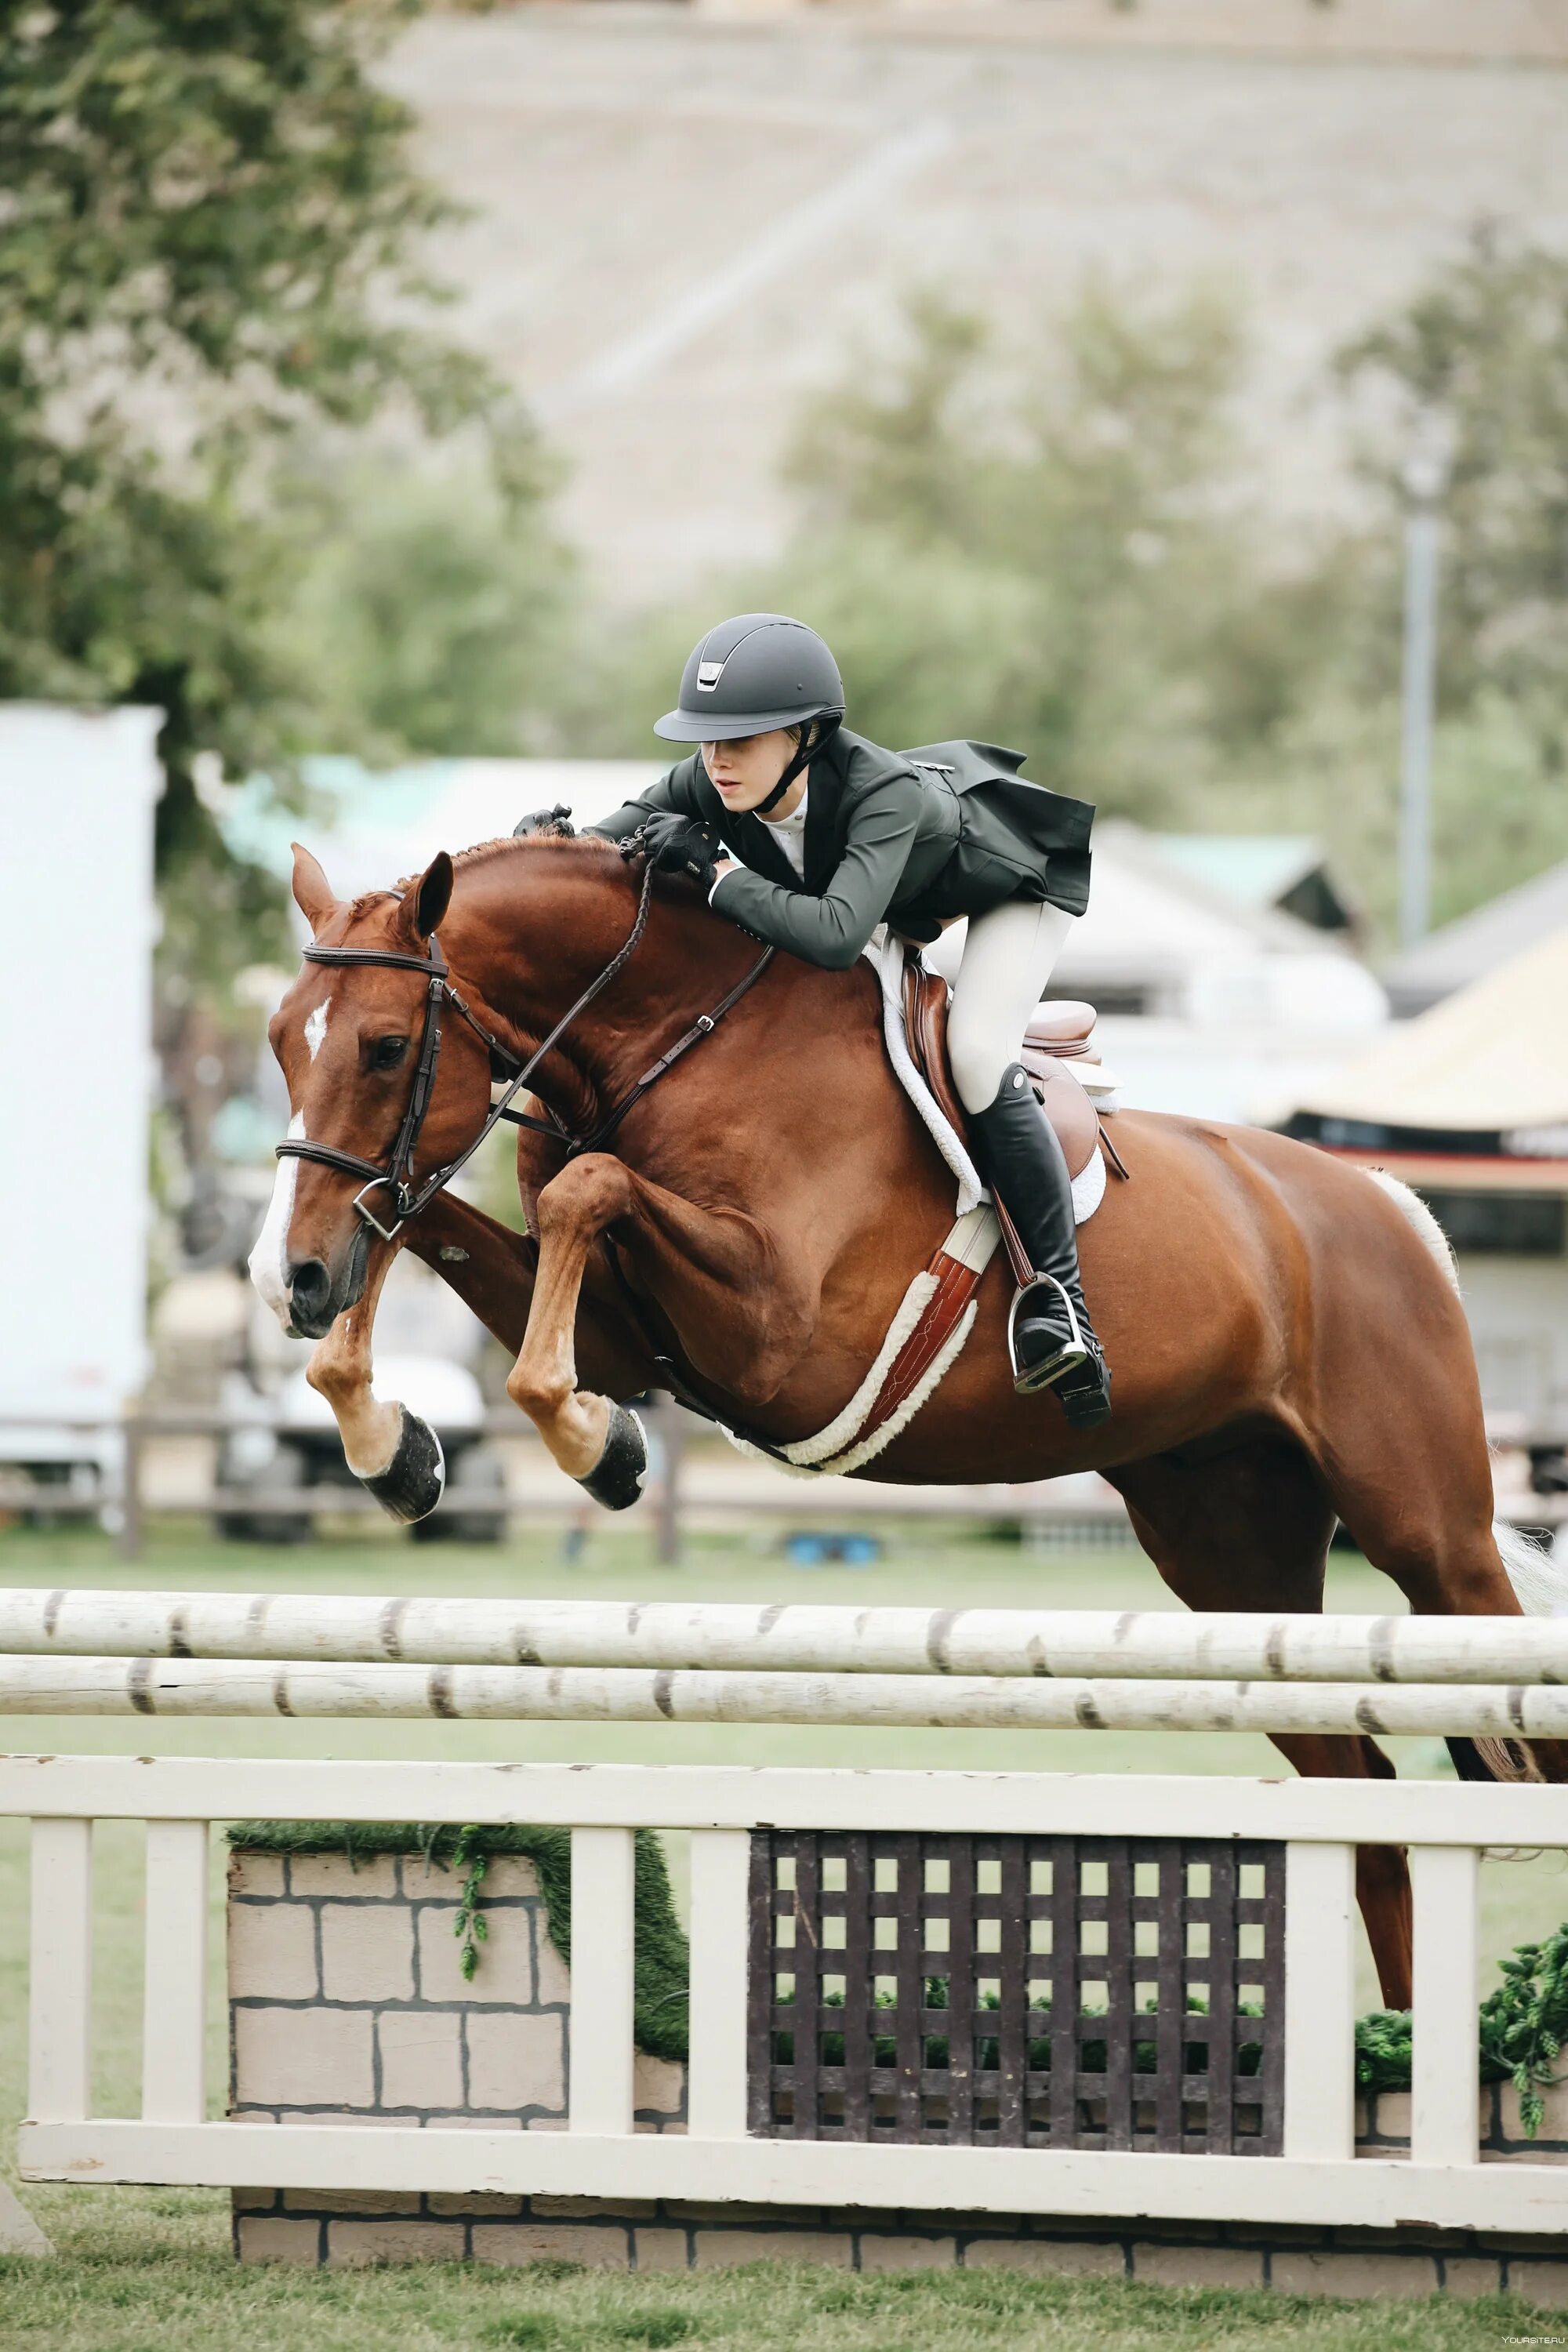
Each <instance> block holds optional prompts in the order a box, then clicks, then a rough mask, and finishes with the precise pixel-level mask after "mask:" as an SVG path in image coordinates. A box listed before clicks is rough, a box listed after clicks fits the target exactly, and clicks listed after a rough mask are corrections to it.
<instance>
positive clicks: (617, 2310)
mask: <svg viewBox="0 0 1568 2352" xmlns="http://www.w3.org/2000/svg"><path fill="white" fill-rule="evenodd" d="M128 2193H129V2192H126V2191H124V2190H121V2191H119V2192H118V2197H120V2198H123V2197H125V2196H126V2195H127V2194H128ZM184 2221H185V2216H184V2214H183V2213H182V2212H181V2211H180V2210H179V2209H178V2202H177V2200H172V2199H170V2198H168V2197H164V2198H163V2200H162V2204H161V2207H159V2208H155V2209H153V2210H150V2211H148V2212H147V2214H146V2218H145V2221H144V2222H143V2223H142V2226H141V2227H138V2226H137V2225H136V2224H135V2223H134V2222H133V2221H132V2220H131V2219H130V2217H129V2216H126V2215H124V2214H123V2213H121V2215H120V2216H119V2218H117V2219H116V2220H115V2221H113V2222H112V2223H110V2225H109V2228H108V2230H107V2231H100V2247H99V2250H98V2251H97V2252H95V2253H94V2254H93V2255H92V2256H91V2257H90V2258H89V2259H87V2260H83V2261H76V2262H64V2263H54V2264H44V2263H35V2264H33V2265H30V2266H29V2268H28V2271H27V2273H26V2275H23V2270H22V2265H20V2264H17V2263H14V2264H11V2265H9V2266H6V2265H0V2343H4V2344H5V2347H7V2352H24V2347H27V2352H31V2347H37V2352H45V2347H47V2352H210V2347H213V2346H215V2345H222V2346H225V2347H227V2346H230V2345H236V2346H237V2345H239V2344H241V2343H243V2345H244V2346H245V2347H246V2352H299V2347H300V2346H306V2347H310V2352H340V2348H341V2352H366V2347H383V2346H385V2347H392V2346H395V2347H397V2352H450V2347H459V2346H460V2347H464V2352H470V2347H492V2346H493V2347H498V2348H499V2347H509V2346H521V2347H529V2352H613V2347H628V2352H636V2347H644V2346H647V2347H661V2346H665V2347H667V2346H672V2345H680V2346H684V2347H689V2352H701V2347H707V2346H716V2345H724V2346H729V2347H735V2352H773V2347H779V2352H974V2348H975V2347H983V2346H984V2347H992V2346H1006V2347H1014V2352H1021V2347H1042V2352H1044V2347H1049V2352H1088V2347H1094V2352H1138V2348H1139V2347H1145V2346H1148V2347H1160V2352H1220V2347H1236V2352H1253V2347H1280V2352H1285V2347H1289V2352H1481V2347H1490V2346H1495V2345H1504V2344H1509V2343H1519V2342H1520V2341H1521V2340H1534V2341H1536V2342H1544V2341H1552V2340H1553V2339H1552V2335H1551V2333H1550V2331H1549V2330H1548V2329H1547V2327H1546V2326H1543V2325H1542V2323H1541V2322H1540V2321H1539V2320H1536V2319H1534V2317H1533V2315H1531V2313H1529V2312H1528V2311H1527V2309H1526V2308H1525V2306H1523V2305H1521V2304H1519V2303H1518V2302H1516V2301H1514V2300H1513V2299H1512V2298H1509V2297H1496V2298H1492V2299H1490V2300H1489V2301H1487V2302H1484V2303H1465V2302H1461V2301H1460V2300H1459V2299H1458V2297H1456V2298H1454V2299H1453V2300H1452V2301H1446V2300H1443V2299H1427V2300H1426V2301H1422V2302H1418V2303H1379V2304H1347V2303H1333V2302H1327V2301H1317V2300H1313V2301H1306V2300H1300V2299H1297V2298H1294V2297H1289V2296H1285V2295H1275V2294H1234V2293H1221V2292H1215V2291H1211V2290H1199V2289H1186V2290H1175V2289H1170V2288H1160V2287H1143V2286H1135V2285H1132V2284H1120V2283H1102V2282H1100V2281H1089V2280H1060V2281H1058V2280H1033V2279H1023V2278H1018V2277H1016V2276H1010V2275H1008V2274H1005V2273H994V2272H992V2273H986V2272H975V2271H969V2272H964V2271H954V2272H951V2273H926V2274H923V2275H922V2274H919V2273H917V2274H912V2275H911V2274H909V2273H903V2274H899V2275H894V2276H890V2277H882V2276H878V2275H875V2274H872V2275H861V2276H858V2277H852V2276H849V2275H847V2274H846V2275H842V2276H841V2275H838V2274H837V2273H831V2272H828V2271H826V2270H821V2269H811V2268H796V2267H795V2266H788V2267H786V2266H783V2265H775V2264H772V2263H758V2264H756V2265H754V2266H753V2267H751V2268H748V2269H745V2270H740V2271H731V2272H715V2273H708V2274H707V2275H703V2274H701V2273H698V2274H695V2275H691V2274H688V2275H684V2276H667V2277H653V2278H647V2279H640V2278H626V2277H623V2276H620V2275H614V2276H610V2275H606V2274H605V2273H574V2272H573V2270H572V2268H571V2266H570V2265H569V2264H559V2263H541V2264H537V2265H534V2266H532V2267H531V2268H530V2269H528V2270H524V2271H514V2272H505V2271H489V2272H487V2271H484V2270H481V2269H475V2270H459V2269H457V2268H453V2267H448V2266H447V2265H445V2264H440V2265H437V2264H431V2265H429V2266H427V2267H426V2266H420V2267H418V2268H411V2269H409V2270H406V2271H392V2270H386V2271H365V2272H360V2273H350V2272H335V2273H321V2272H316V2271H306V2272H298V2271H297V2272H289V2271H266V2270H260V2269H251V2268H247V2269H245V2270H239V2269H237V2266H236V2265H235V2264H234V2263H230V2262H228V2261H227V2260H226V2256H224V2255H223V2254H221V2253H217V2252H208V2251H202V2252H195V2251H187V2249H186V2247H185V2246H184V2243H183V2237H184Z"/></svg>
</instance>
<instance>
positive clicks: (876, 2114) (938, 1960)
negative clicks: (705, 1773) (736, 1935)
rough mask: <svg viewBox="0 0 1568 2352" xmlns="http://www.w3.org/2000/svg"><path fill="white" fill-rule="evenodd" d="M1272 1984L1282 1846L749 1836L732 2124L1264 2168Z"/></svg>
mask: <svg viewBox="0 0 1568 2352" xmlns="http://www.w3.org/2000/svg"><path fill="white" fill-rule="evenodd" d="M1284 1987H1285V1848H1284V1846H1283V1845H1282V1844H1279V1843H1272V1844H1261V1843H1235V1842H1231V1841H1227V1840H1217V1839H1215V1840H1211V1839H1199V1838H1071V1837H1017V1836H998V1837H937V1836H930V1837H927V1836H917V1835H910V1834H897V1833H891V1832H878V1831H872V1832H851V1833H844V1832H832V1833H829V1832H816V1831H789V1832H785V1831H766V1830H760V1831H758V1832H755V1834H754V1835H753V1837H752V1882H751V1976H750V1993H749V1999H750V2030H749V2044H750V2128H751V2130H752V2132H753V2133H754V2134H757V2135H759V2136H760V2137H772V2138H790V2137H793V2138H796V2139H849V2140H879V2139H886V2140H889V2141H927V2142H931V2143H932V2144H934V2145H939V2146H949V2147H951V2146H961V2145H962V2146H965V2147H971V2146H978V2147H984V2146H992V2147H1081V2148H1131V2149H1158V2150H1161V2151H1163V2152H1167V2153H1188V2154H1194V2155H1196V2154H1204V2153H1214V2152H1218V2153H1221V2154H1225V2155H1234V2156H1277V2155H1278V2154H1279V2148H1280V2140H1281V2129H1282V2122H1283V2096H1282V2092H1283V2072H1284V2025H1285V2019H1284ZM1250 2011H1256V2012H1258V2013H1257V2014H1250V2013H1248V2012H1250Z"/></svg>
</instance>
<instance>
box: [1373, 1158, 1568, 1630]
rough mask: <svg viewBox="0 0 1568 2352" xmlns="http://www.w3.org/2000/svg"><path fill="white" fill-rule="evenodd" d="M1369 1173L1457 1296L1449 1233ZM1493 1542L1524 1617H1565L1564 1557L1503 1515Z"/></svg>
mask: <svg viewBox="0 0 1568 2352" xmlns="http://www.w3.org/2000/svg"><path fill="white" fill-rule="evenodd" d="M1367 1174H1368V1175H1369V1176H1370V1177H1371V1178H1372V1181H1373V1183H1374V1184H1376V1185H1377V1186H1378V1187H1379V1188H1380V1190H1382V1191H1383V1192H1386V1193H1387V1195H1388V1197H1389V1199H1390V1200H1391V1201H1392V1202H1393V1203H1394V1207H1395V1208H1396V1209H1397V1210H1398V1211H1399V1213H1400V1215H1401V1216H1402V1217H1403V1218H1404V1219H1405V1223H1407V1224H1408V1225H1409V1226H1410V1228H1411V1230H1412V1232H1413V1233H1414V1234H1415V1237H1416V1239H1417V1241H1419V1242H1420V1243H1421V1244H1422V1246H1423V1247H1424V1248H1425V1249H1426V1253H1427V1255H1428V1256H1429V1257H1430V1258H1431V1260H1432V1263H1433V1264H1434V1265H1436V1268H1437V1270H1438V1272H1439V1273H1440V1274H1441V1275H1442V1276H1443V1279H1444V1281H1445V1282H1446V1283H1447V1285H1448V1286H1449V1288H1450V1289H1451V1290H1452V1291H1453V1293H1454V1295H1455V1297H1459V1296H1461V1293H1460V1290H1459V1270H1458V1266H1457V1265H1455V1263H1454V1253H1453V1251H1452V1249H1451V1248H1450V1247H1449V1245H1448V1236H1447V1234H1446V1233H1445V1232H1444V1231H1443V1228H1442V1226H1441V1225H1440V1224H1439V1223H1437V1220H1436V1217H1435V1216H1434V1215H1433V1214H1432V1212H1431V1210H1430V1209H1429V1208H1428V1207H1427V1206H1426V1202H1425V1201H1423V1200H1422V1198H1421V1197H1420V1195H1419V1193H1416V1192H1412V1191H1411V1189H1410V1187H1409V1185H1408V1184H1402V1183H1401V1182H1400V1181H1399V1179H1398V1177H1397V1176H1391V1175H1390V1174H1389V1172H1388V1171H1387V1169H1386V1168H1369V1169H1368V1170H1367ZM1492 1541H1493V1542H1494V1543H1495V1544H1496V1546H1497V1548H1498V1558H1499V1559H1500V1560H1501V1562H1502V1564H1503V1567H1504V1568H1505V1569H1506V1570H1507V1571H1508V1580H1509V1582H1510V1584H1511V1585H1512V1587H1513V1590H1514V1597H1515V1598H1516V1600H1517V1601H1518V1602H1519V1605H1520V1607H1521V1609H1522V1610H1523V1612H1524V1613H1525V1615H1526V1616H1527V1617H1562V1616H1568V1561H1564V1560H1560V1559H1556V1558H1555V1557H1554V1555H1553V1553H1552V1550H1551V1549H1548V1548H1547V1547H1546V1546H1545V1545H1543V1544H1540V1543H1538V1542H1537V1541H1536V1540H1535V1538H1534V1537H1533V1536H1528V1535H1526V1534H1525V1532H1524V1530H1523V1529H1522V1528H1512V1527H1510V1526H1509V1524H1508V1522H1507V1520H1506V1519H1494V1520H1493V1521H1492Z"/></svg>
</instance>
